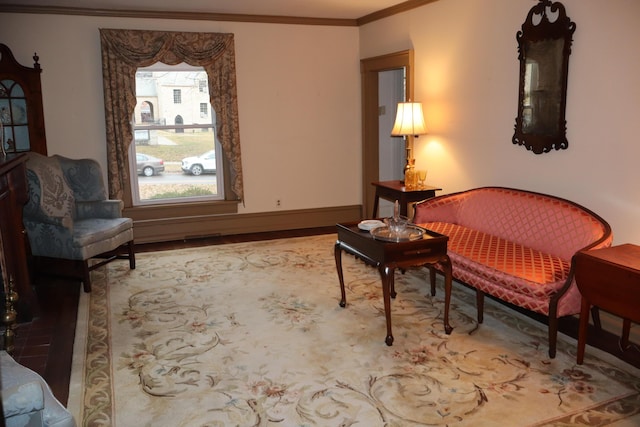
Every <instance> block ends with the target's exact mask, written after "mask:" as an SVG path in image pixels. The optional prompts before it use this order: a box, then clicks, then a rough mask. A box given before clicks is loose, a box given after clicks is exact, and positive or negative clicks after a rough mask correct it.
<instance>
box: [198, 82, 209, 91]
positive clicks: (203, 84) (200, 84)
mask: <svg viewBox="0 0 640 427" xmlns="http://www.w3.org/2000/svg"><path fill="white" fill-rule="evenodd" d="M198 90H199V91H200V92H202V93H208V92H209V91H208V90H207V81H206V80H200V81H199V82H198Z"/></svg>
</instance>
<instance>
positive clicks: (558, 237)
mask: <svg viewBox="0 0 640 427" xmlns="http://www.w3.org/2000/svg"><path fill="white" fill-rule="evenodd" d="M413 222H414V223H415V224H419V225H420V226H423V227H425V228H428V229H430V230H433V231H436V232H438V233H441V234H445V235H447V236H449V243H448V252H449V256H450V258H451V263H452V266H453V278H454V279H455V280H457V281H459V282H463V283H466V284H467V285H469V286H472V287H473V288H475V289H476V293H477V305H478V323H482V313H483V302H484V295H485V294H489V295H492V296H494V297H497V298H499V299H501V300H504V301H507V302H509V303H511V304H515V305H516V306H519V307H523V308H525V309H527V310H531V311H534V312H536V313H540V314H543V315H546V316H548V318H549V356H550V357H551V358H553V357H555V353H556V340H557V331H558V318H559V317H562V316H567V315H572V314H577V313H579V312H580V300H581V297H580V293H579V291H578V288H577V287H576V284H575V280H574V273H573V271H574V267H573V264H572V257H573V255H574V254H575V253H576V252H578V251H580V250H584V249H596V248H602V247H607V246H611V241H612V238H613V236H612V234H611V227H610V226H609V224H607V222H606V221H605V220H604V219H602V218H601V217H599V216H598V215H596V214H595V213H593V212H591V211H590V210H588V209H586V208H584V207H582V206H580V205H578V204H576V203H573V202H570V201H568V200H564V199H560V198H557V197H554V196H549V195H545V194H540V193H534V192H530V191H524V190H517V189H512V188H501V187H483V188H476V189H473V190H468V191H463V192H459V193H454V194H448V195H443V196H439V197H435V198H432V199H428V200H425V201H423V202H420V203H418V204H416V206H415V213H414V218H413ZM431 284H432V292H433V290H434V289H435V288H434V287H435V270H434V269H431Z"/></svg>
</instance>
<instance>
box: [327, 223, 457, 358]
mask: <svg viewBox="0 0 640 427" xmlns="http://www.w3.org/2000/svg"><path fill="white" fill-rule="evenodd" d="M336 227H337V231H338V240H337V241H336V244H335V248H334V255H335V260H336V269H337V271H338V280H339V281H340V295H341V299H340V307H346V305H347V297H346V292H345V287H344V276H343V272H342V251H344V252H347V253H349V254H352V255H355V256H356V257H357V258H359V259H361V260H362V261H364V262H365V263H366V264H368V265H371V266H374V267H376V268H377V269H378V272H379V273H380V279H381V281H382V298H383V302H384V314H385V318H386V321H387V336H386V338H385V343H386V344H387V345H389V346H390V345H392V344H393V334H392V333H391V298H395V296H396V291H395V284H394V274H395V270H396V269H403V268H409V267H418V266H423V265H431V264H436V263H441V265H442V266H443V268H444V277H445V282H444V289H445V291H444V294H445V296H444V301H445V303H444V331H445V333H446V334H447V335H448V334H450V333H451V331H452V330H453V328H452V327H451V325H450V324H449V305H450V302H451V284H452V280H453V279H452V274H451V260H450V259H449V255H447V242H448V241H449V238H448V237H447V236H444V235H442V234H438V233H436V232H434V231H431V230H424V232H425V233H424V235H423V236H422V237H421V238H420V239H417V240H412V241H403V242H385V241H382V240H376V239H374V238H373V237H372V236H371V234H370V233H369V232H368V231H362V230H360V229H359V228H358V223H357V222H356V223H348V224H336ZM431 286H432V287H431V295H435V287H434V284H433V283H432V285H431Z"/></svg>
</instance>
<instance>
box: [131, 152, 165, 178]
mask: <svg viewBox="0 0 640 427" xmlns="http://www.w3.org/2000/svg"><path fill="white" fill-rule="evenodd" d="M136 162H137V166H136V169H137V171H138V175H144V176H153V175H157V174H159V173H161V172H164V160H162V159H158V158H157V157H153V156H150V155H148V154H141V153H136Z"/></svg>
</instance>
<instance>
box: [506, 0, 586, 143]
mask: <svg viewBox="0 0 640 427" xmlns="http://www.w3.org/2000/svg"><path fill="white" fill-rule="evenodd" d="M575 29H576V24H575V23H573V22H571V20H570V19H569V17H568V16H567V14H566V11H565V8H564V6H563V5H562V4H561V3H560V2H553V1H551V0H540V2H539V3H538V4H537V5H535V6H534V7H532V8H531V10H530V11H529V14H528V15H527V19H526V20H525V22H524V23H523V24H522V29H521V30H520V31H518V33H517V35H516V39H517V40H518V52H519V55H518V59H519V60H520V91H519V96H518V117H517V118H516V125H515V133H514V135H513V138H512V141H513V143H514V144H519V145H523V146H525V147H526V148H527V150H531V151H533V152H534V153H536V154H541V153H546V152H549V151H551V149H556V150H560V149H566V148H567V147H568V146H569V142H568V141H567V135H566V131H567V122H566V120H565V108H566V104H567V74H568V71H569V55H570V54H571V42H572V36H573V32H574V31H575Z"/></svg>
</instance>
